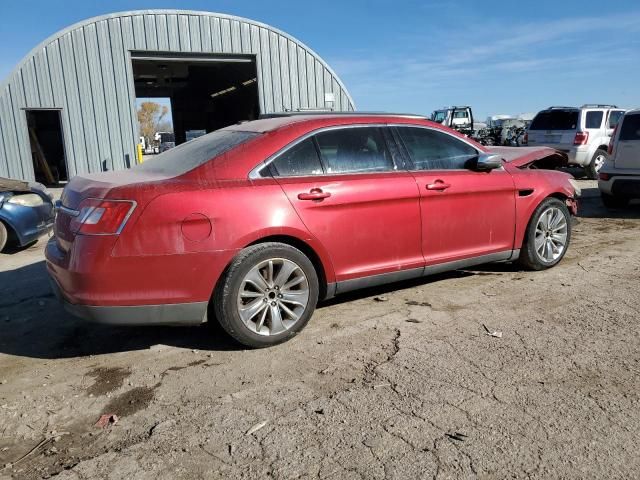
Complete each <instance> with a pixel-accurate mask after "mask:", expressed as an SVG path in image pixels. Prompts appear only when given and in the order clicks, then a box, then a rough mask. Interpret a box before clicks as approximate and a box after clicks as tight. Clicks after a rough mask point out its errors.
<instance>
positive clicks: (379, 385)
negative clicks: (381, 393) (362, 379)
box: [373, 383, 391, 390]
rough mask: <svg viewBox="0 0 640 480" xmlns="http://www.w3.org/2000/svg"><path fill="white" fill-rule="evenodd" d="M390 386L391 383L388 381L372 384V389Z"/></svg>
mask: <svg viewBox="0 0 640 480" xmlns="http://www.w3.org/2000/svg"><path fill="white" fill-rule="evenodd" d="M390 386H391V384H390V383H380V384H378V385H374V386H373V388H374V390H375V389H378V388H383V387H390Z"/></svg>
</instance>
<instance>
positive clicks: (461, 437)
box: [445, 432, 467, 442]
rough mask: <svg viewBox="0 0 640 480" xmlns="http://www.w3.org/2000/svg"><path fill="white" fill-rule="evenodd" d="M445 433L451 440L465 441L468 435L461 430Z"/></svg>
mask: <svg viewBox="0 0 640 480" xmlns="http://www.w3.org/2000/svg"><path fill="white" fill-rule="evenodd" d="M445 435H446V436H447V437H449V438H450V439H451V440H455V441H457V442H464V439H465V438H467V436H466V435H465V434H464V433H460V432H454V433H445Z"/></svg>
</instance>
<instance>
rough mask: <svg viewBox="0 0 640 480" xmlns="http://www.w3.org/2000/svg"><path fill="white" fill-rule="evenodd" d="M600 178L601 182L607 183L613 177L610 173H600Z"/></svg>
mask: <svg viewBox="0 0 640 480" xmlns="http://www.w3.org/2000/svg"><path fill="white" fill-rule="evenodd" d="M598 178H599V179H600V180H604V181H605V182H606V181H607V180H609V179H610V178H611V175H609V174H608V173H602V172H600V173H599V174H598Z"/></svg>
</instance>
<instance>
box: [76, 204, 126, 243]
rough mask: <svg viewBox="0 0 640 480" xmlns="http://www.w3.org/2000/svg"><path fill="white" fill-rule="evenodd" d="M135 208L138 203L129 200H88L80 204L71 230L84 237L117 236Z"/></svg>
mask: <svg viewBox="0 0 640 480" xmlns="http://www.w3.org/2000/svg"><path fill="white" fill-rule="evenodd" d="M135 207H136V203H135V202H132V201H128V200H102V199H99V198H88V199H86V200H83V201H82V202H81V203H80V207H79V213H78V215H77V216H75V217H74V218H73V220H72V221H71V230H72V231H74V232H75V233H79V234H82V235H117V234H119V233H120V232H121V231H122V229H123V228H124V225H125V223H127V220H128V219H129V216H130V215H131V212H133V209H134V208H135Z"/></svg>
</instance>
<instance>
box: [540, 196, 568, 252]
mask: <svg viewBox="0 0 640 480" xmlns="http://www.w3.org/2000/svg"><path fill="white" fill-rule="evenodd" d="M566 245H567V219H566V217H565V216H564V214H563V213H562V211H561V210H560V209H559V208H557V207H550V208H547V209H546V210H544V211H543V212H542V213H541V214H540V217H539V218H538V223H537V225H536V236H535V248H536V253H537V255H538V257H539V258H540V259H541V260H542V261H544V262H547V263H549V262H553V261H554V260H557V259H558V258H559V257H561V256H562V253H563V252H564V249H565V248H566Z"/></svg>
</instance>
